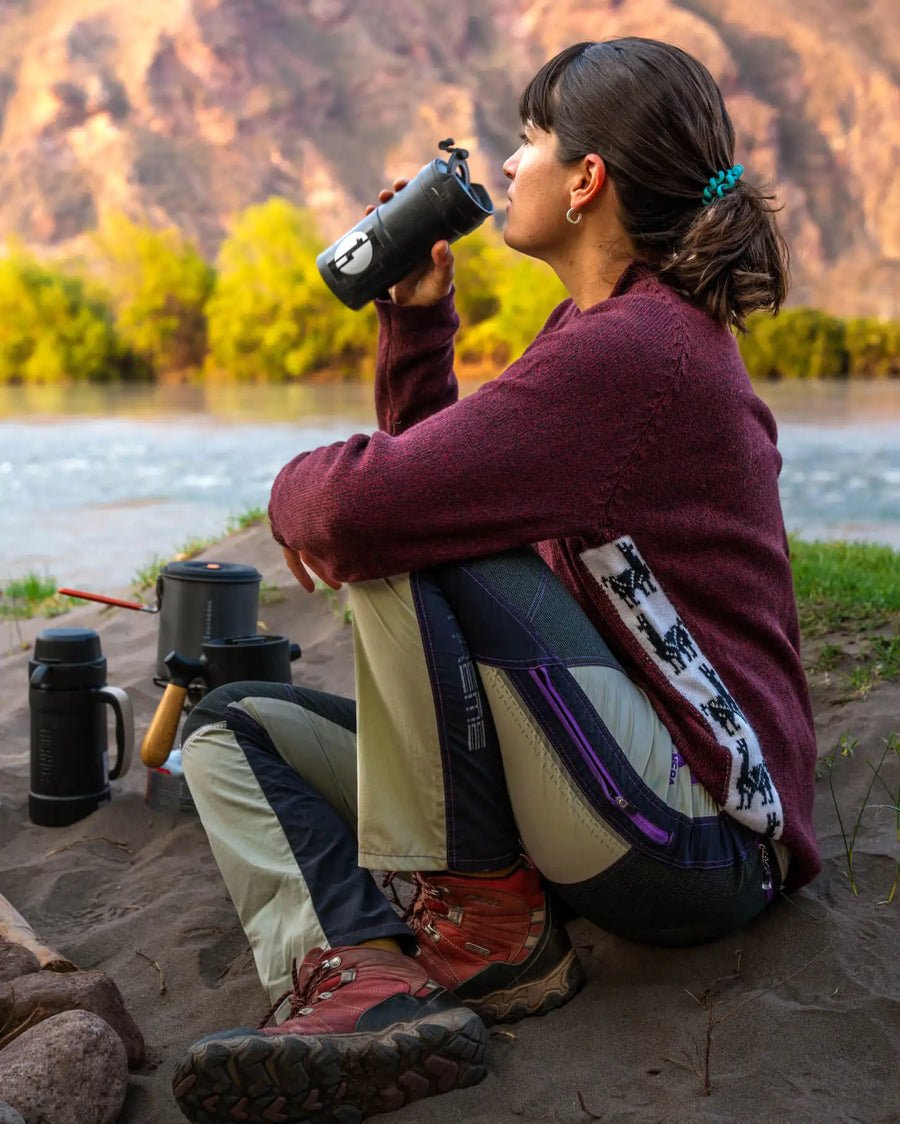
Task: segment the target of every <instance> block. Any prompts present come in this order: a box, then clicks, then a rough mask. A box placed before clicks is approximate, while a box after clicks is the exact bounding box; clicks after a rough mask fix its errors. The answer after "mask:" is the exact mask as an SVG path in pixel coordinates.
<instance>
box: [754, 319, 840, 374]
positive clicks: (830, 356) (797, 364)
mask: <svg viewBox="0 0 900 1124" xmlns="http://www.w3.org/2000/svg"><path fill="white" fill-rule="evenodd" d="M738 347H739V348H740V350H741V355H742V356H743V359H744V363H745V364H746V366H747V370H748V371H749V373H750V375H751V377H752V378H823V377H825V378H829V377H842V376H845V375H846V374H847V373H848V368H849V363H848V356H847V344H846V325H845V322H844V321H843V320H839V319H838V318H837V317H836V316H829V315H828V313H825V312H817V311H816V310H815V309H812V308H789V309H785V310H783V311H782V312H781V313H780V314H779V315H778V316H777V317H775V318H774V319H773V318H772V317H771V316H768V315H765V314H757V315H754V316H752V317H751V318H750V320H749V323H748V331H747V334H746V335H744V336H741V337H739V339H738Z"/></svg>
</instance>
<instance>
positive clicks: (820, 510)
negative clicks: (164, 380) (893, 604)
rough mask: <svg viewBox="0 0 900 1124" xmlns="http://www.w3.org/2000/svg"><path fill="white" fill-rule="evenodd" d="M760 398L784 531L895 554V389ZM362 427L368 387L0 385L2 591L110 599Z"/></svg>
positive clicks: (852, 386)
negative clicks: (43, 590)
mask: <svg viewBox="0 0 900 1124" xmlns="http://www.w3.org/2000/svg"><path fill="white" fill-rule="evenodd" d="M472 389H474V386H466V387H464V393H465V392H469V391H471V390H472ZM757 390H758V393H759V394H760V396H761V397H762V398H764V399H765V400H766V401H767V402H768V404H769V406H770V407H771V408H772V410H773V412H774V414H775V417H776V419H777V421H778V428H779V447H780V449H781V452H782V455H783V457H784V468H783V471H782V476H781V496H782V505H783V508H784V514H785V523H786V525H787V527H788V529H789V530H795V531H798V532H800V533H801V534H802V535H803V536H804V537H806V538H850V539H860V540H871V541H877V542H883V543H887V544H889V545H891V546H894V547H895V548H897V549H900V381H893V382H855V383H850V382H818V383H805V382H790V383H763V384H760V385H759V386H758V387H757ZM374 428H375V418H374V410H373V407H372V388H371V386H364V385H359V384H351V383H347V384H344V383H341V384H328V385H302V386H298V385H292V386H244V385H234V384H209V385H207V386H198V387H184V386H177V387H165V386H152V387H149V386H148V387H121V386H116V387H98V386H92V387H0V588H2V586H3V585H5V584H6V582H7V581H8V580H9V579H10V578H16V577H20V576H22V575H24V574H26V573H28V572H36V573H40V574H43V575H48V576H50V575H52V576H53V577H54V578H55V579H56V580H57V581H58V582H59V583H60V584H62V585H69V586H75V587H77V588H82V589H93V590H96V591H111V590H118V589H122V588H124V587H126V586H128V585H129V583H130V582H131V581H132V579H133V577H134V575H135V573H136V572H137V571H138V570H139V569H140V568H142V567H144V566H146V565H147V564H149V563H150V562H151V561H152V560H153V559H154V557H155V556H160V557H163V558H169V557H171V556H172V555H173V554H174V553H175V552H176V551H177V550H178V549H179V548H180V547H181V546H182V545H183V544H184V543H186V542H187V541H188V540H190V539H196V538H210V537H213V536H215V535H218V534H219V533H221V531H222V530H223V528H224V527H225V524H226V523H227V521H228V519H229V518H230V517H232V516H234V515H237V514H239V513H241V512H244V511H246V510H247V509H248V508H252V507H264V506H265V504H266V502H267V499H268V492H269V487H270V485H271V482H272V479H273V477H274V476H275V474H276V473H277V472H278V470H279V469H280V468H281V466H282V465H283V464H284V463H285V462H286V461H288V460H289V459H290V458H291V457H292V456H294V455H296V454H297V453H299V452H302V451H303V450H305V449H312V448H315V447H316V446H318V445H322V444H326V443H329V442H332V441H339V440H342V439H343V438H346V437H347V436H349V435H350V434H352V433H360V432H370V431H371V430H373V429H374Z"/></svg>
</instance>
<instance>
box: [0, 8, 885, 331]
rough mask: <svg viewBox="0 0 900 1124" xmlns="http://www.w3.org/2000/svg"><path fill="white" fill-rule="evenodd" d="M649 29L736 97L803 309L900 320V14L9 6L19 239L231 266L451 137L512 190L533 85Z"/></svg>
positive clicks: (742, 145)
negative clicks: (118, 247) (284, 216)
mask: <svg viewBox="0 0 900 1124" xmlns="http://www.w3.org/2000/svg"><path fill="white" fill-rule="evenodd" d="M632 34H638V35H648V36H651V37H654V38H659V39H667V40H669V41H671V42H674V43H677V44H678V45H680V46H683V47H685V48H686V49H687V50H689V51H691V52H692V53H694V54H696V55H697V56H699V57H700V58H701V59H703V61H704V62H705V63H706V64H707V66H708V67H709V68H710V69H711V70H712V72H713V74H714V75H715V77H716V78H717V80H718V81H719V83H720V85H721V86H722V88H723V91H724V93H725V95H726V98H727V100H728V104H729V108H730V110H731V113H732V117H733V119H734V122H735V127H736V130H737V133H738V138H739V140H738V150H737V159H738V160H739V161H740V162H741V163H743V164H744V165H745V167H746V168H747V171H748V174H749V175H750V176H752V177H757V178H767V177H774V179H775V181H776V183H777V186H778V188H779V191H780V193H781V196H782V198H783V200H784V202H785V203H786V207H785V211H784V217H783V221H784V227H785V230H786V233H787V234H788V237H789V240H790V242H791V245H792V249H793V252H794V290H793V294H792V302H793V303H795V304H797V303H810V304H815V305H819V306H821V307H825V308H828V309H830V310H832V311H834V312H837V313H841V314H858V313H859V314H862V313H866V314H872V315H884V316H892V317H900V175H898V167H900V4H898V0H754V2H747V0H594V2H587V0H584V2H578V0H569V2H566V0H137V2H135V0H0V235H2V234H8V233H12V232H16V233H18V234H19V235H21V236H22V237H23V238H24V239H25V240H26V241H28V242H30V243H34V244H43V245H47V246H65V245H67V244H68V243H69V242H70V240H71V239H75V238H77V236H78V235H80V234H82V233H83V232H85V231H87V230H90V229H92V228H93V227H94V226H95V225H96V223H97V220H98V216H99V215H101V214H102V212H103V211H104V210H106V209H110V208H116V209H122V210H125V211H127V212H129V213H130V214H132V215H135V216H138V215H143V216H146V217H147V218H149V219H150V220H151V221H153V222H158V223H160V224H163V223H176V224H177V225H178V226H180V227H181V228H182V229H183V230H185V231H186V232H187V233H188V234H190V235H191V236H193V237H195V238H197V239H198V240H199V242H200V243H201V245H202V246H203V248H204V250H205V251H206V252H207V253H209V254H213V253H214V252H215V249H216V247H217V245H218V243H219V241H220V240H221V238H222V236H223V233H224V231H225V230H226V228H227V224H228V221H229V216H230V215H232V214H233V213H234V212H235V211H237V210H239V209H242V208H243V207H245V206H247V205H248V204H249V203H252V202H256V201H259V200H262V199H264V198H266V197H267V196H269V195H271V194H280V195H284V196H286V197H288V198H289V199H291V200H293V201H295V202H297V203H302V204H305V205H308V206H310V207H312V208H314V209H315V210H316V211H317V212H318V214H319V216H320V225H321V228H322V233H323V235H324V236H325V237H330V236H334V235H337V234H338V233H339V232H340V231H341V230H342V229H344V228H345V227H346V225H347V224H348V223H349V222H350V221H351V220H355V218H356V217H357V216H358V215H359V214H360V213H361V208H362V206H363V204H364V203H365V202H368V201H370V200H372V199H373V198H374V196H375V194H376V192H377V190H378V188H379V186H380V185H382V184H385V183H387V182H388V181H389V180H390V179H391V178H393V177H394V176H396V175H399V174H411V173H413V172H415V171H416V170H417V169H418V168H419V167H420V166H421V165H422V164H424V163H425V162H427V161H428V160H430V159H431V158H432V157H433V156H435V155H437V151H436V142H437V140H438V139H439V138H441V137H444V136H448V135H451V136H453V137H454V138H455V139H456V141H457V142H458V143H460V144H465V145H466V146H467V147H469V148H470V149H471V150H472V152H473V157H472V161H471V163H472V168H473V174H474V176H475V178H477V179H480V180H481V181H482V182H484V183H486V184H487V186H488V188H489V190H491V192H492V193H493V194H494V196H495V198H496V199H498V200H499V199H500V198H502V195H503V193H504V191H505V188H504V187H503V178H502V174H501V172H500V165H501V163H502V161H503V159H504V158H505V156H506V155H508V153H509V151H510V150H511V148H513V147H514V146H515V144H516V141H515V137H516V135H517V133H518V121H517V117H516V105H517V100H518V95H519V93H520V91H521V88H522V86H523V84H524V83H525V81H526V80H527V79H528V78H529V77H530V75H531V74H532V73H533V72H534V71H535V69H536V68H537V67H538V66H539V65H540V63H541V62H542V61H543V60H544V59H545V58H547V57H548V56H549V55H550V54H552V53H554V52H555V51H556V50H558V49H559V48H560V47H561V46H564V45H565V44H567V43H571V42H575V41H579V40H583V39H590V38H596V39H602V38H611V37H614V36H619V35H632Z"/></svg>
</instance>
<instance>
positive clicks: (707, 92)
mask: <svg viewBox="0 0 900 1124" xmlns="http://www.w3.org/2000/svg"><path fill="white" fill-rule="evenodd" d="M519 113H520V116H521V118H522V120H523V121H524V122H529V123H531V124H533V125H535V126H537V127H538V128H539V129H543V130H545V131H547V132H549V131H550V130H552V131H553V132H554V133H555V134H556V137H557V140H558V152H557V157H558V159H559V160H560V162H561V163H564V164H569V163H573V162H575V161H577V160H580V159H581V158H582V157H583V156H585V155H587V154H588V153H591V152H594V153H596V154H597V155H598V156H600V157H602V159H603V161H604V163H605V164H606V169H607V173H608V175H609V177H610V179H611V180H612V182H613V184H614V186H615V189H616V195H617V197H618V200H619V207H620V215H619V218H620V221H621V223H622V226H623V228H624V230H625V233H626V234H627V235H628V238H629V239H630V241H631V243H632V245H633V246H634V249H635V251H636V253H637V255H638V256H639V257H640V258H643V259H645V260H646V261H648V262H649V263H650V264H651V265H652V266H653V268H654V269H656V270H657V271H658V273H659V276H660V278H661V279H662V280H663V281H665V282H666V284H668V285H671V286H672V288H673V289H676V290H677V291H678V292H679V293H682V294H683V295H684V296H685V297H687V298H688V299H689V300H691V301H693V302H694V303H695V304H699V305H700V306H701V307H702V308H704V309H705V310H706V311H707V312H708V313H709V314H710V315H711V316H713V317H714V318H715V319H716V320H718V321H720V322H721V323H723V324H726V325H728V326H729V327H734V328H737V329H738V330H739V331H743V330H744V327H745V323H746V318H747V316H748V314H749V313H751V312H753V311H755V310H756V309H768V310H770V311H772V312H777V311H778V309H779V308H780V307H781V305H782V303H783V301H784V298H785V296H786V294H787V287H788V249H787V244H786V243H785V241H784V238H783V237H782V235H781V233H780V231H779V229H778V225H777V223H776V221H775V214H774V212H775V210H776V209H777V208H776V207H775V206H774V205H773V198H774V197H773V195H771V194H769V193H767V192H765V191H764V190H761V189H760V188H759V187H754V186H753V185H752V184H750V183H748V182H747V180H746V179H745V178H741V179H740V180H738V182H737V184H736V186H735V187H734V188H733V189H732V190H731V191H729V192H727V193H726V194H724V195H722V196H721V197H716V198H715V200H714V201H713V202H712V203H711V204H710V205H709V206H704V204H703V189H704V188H705V187H706V185H707V184H708V183H709V180H710V177H711V176H714V175H716V173H717V172H719V171H720V170H721V171H728V169H729V168H731V167H732V165H733V164H734V162H735V160H734V128H733V127H732V124H731V120H730V118H729V116H728V113H727V111H726V109H725V103H724V101H723V99H722V94H721V91H720V90H719V87H718V86H717V85H716V83H715V81H714V80H713V78H712V75H711V74H710V73H709V71H708V70H707V69H706V67H705V66H703V65H702V63H699V62H698V61H697V60H696V59H694V58H692V57H691V56H690V55H689V54H687V53H686V52H684V51H682V50H679V48H677V47H673V46H671V45H670V44H668V43H660V42H657V41H656V40H653V39H637V38H629V39H611V40H609V41H607V42H605V43H576V44H575V45H574V46H572V47H567V48H566V49H565V50H564V51H561V52H560V53H559V54H558V55H556V57H555V58H552V59H551V60H550V61H549V62H548V63H545V65H544V66H543V67H542V68H541V69H540V70H539V71H538V73H537V74H536V75H535V76H534V78H533V79H532V80H531V82H529V84H528V86H527V87H526V89H525V92H524V93H523V94H522V99H521V102H520V104H519Z"/></svg>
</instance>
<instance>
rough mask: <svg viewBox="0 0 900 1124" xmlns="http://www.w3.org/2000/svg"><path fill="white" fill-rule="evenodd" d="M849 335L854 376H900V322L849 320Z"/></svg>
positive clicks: (847, 328) (847, 327)
mask: <svg viewBox="0 0 900 1124" xmlns="http://www.w3.org/2000/svg"><path fill="white" fill-rule="evenodd" d="M845 336H846V347H847V358H848V364H849V373H850V374H851V375H866V376H869V377H873V376H874V377H884V376H887V377H893V378H896V377H898V376H900V322H898V321H896V320H893V321H891V320H873V319H871V318H861V317H860V318H857V319H854V320H848V321H847V325H846V333H845Z"/></svg>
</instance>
